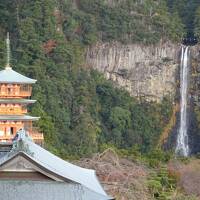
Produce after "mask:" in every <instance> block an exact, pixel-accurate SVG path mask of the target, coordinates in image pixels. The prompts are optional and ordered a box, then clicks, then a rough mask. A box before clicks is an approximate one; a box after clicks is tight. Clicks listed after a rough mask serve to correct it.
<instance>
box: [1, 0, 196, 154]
mask: <svg viewBox="0 0 200 200" xmlns="http://www.w3.org/2000/svg"><path fill="white" fill-rule="evenodd" d="M113 2H114V3H113ZM181 2H182V1H181ZM167 3H169V7H167ZM172 7H173V8H174V6H173V5H172V3H170V2H166V1H165V0H159V1H154V0H143V1H141V0H123V1H120V0H119V1H106V0H77V1H75V0H74V1H71V0H57V1H55V0H34V1H32V0H7V1H4V0H1V1H0V30H1V31H0V52H1V54H0V58H1V59H0V63H1V68H3V67H4V65H5V52H6V51H5V36H6V32H7V31H9V32H10V34H11V41H12V42H11V47H12V66H13V68H14V69H15V70H17V71H19V72H21V73H24V74H26V75H27V76H30V77H33V78H35V79H37V80H38V82H37V84H36V85H35V86H34V91H33V99H37V100H38V102H37V104H36V105H34V106H33V107H32V108H31V112H32V113H33V114H34V115H36V116H41V120H40V121H39V122H38V124H37V126H39V127H40V129H41V131H42V132H44V134H45V143H46V146H47V147H48V148H49V149H50V150H51V151H54V152H55V153H57V154H59V155H60V156H62V157H65V158H66V157H68V158H69V157H70V156H72V157H74V156H75V157H79V156H86V155H90V154H92V153H94V152H97V151H98V150H100V149H103V148H105V147H106V146H111V145H113V146H116V147H117V148H122V149H131V148H137V149H138V150H139V151H141V152H147V151H149V150H151V149H153V147H155V146H156V145H157V143H158V141H159V136H160V134H161V133H162V131H163V129H164V127H165V125H166V124H167V123H168V121H169V118H170V116H171V113H172V108H171V107H172V106H171V105H172V104H171V100H170V99H169V98H168V97H166V98H164V99H163V102H162V103H160V104H158V103H153V102H145V101H144V100H141V101H139V100H136V99H134V98H132V97H130V95H129V94H128V93H127V92H125V91H123V90H122V89H118V88H116V87H115V86H114V85H113V83H112V82H110V81H107V80H106V79H105V78H104V77H103V75H101V74H99V73H98V72H96V71H93V70H89V69H87V66H86V64H85V62H84V61H85V59H84V53H85V48H86V47H87V46H88V45H91V44H94V43H95V42H97V41H116V40H117V41H120V42H122V43H141V44H152V43H153V44H154V43H157V42H159V41H161V40H162V41H167V40H171V41H173V42H180V41H181V39H180V38H182V37H183V36H184V35H185V34H186V29H184V23H185V21H184V20H182V19H181V17H182V14H181V12H180V11H179V10H175V11H172ZM174 9H175V8H174ZM170 12H171V13H170ZM198 12H199V11H198ZM198 12H197V15H198ZM199 21H200V20H199V19H198V18H196V20H195V22H196V23H198V24H199ZM195 30H196V31H197V33H198V31H199V29H198V28H196V29H195Z"/></svg>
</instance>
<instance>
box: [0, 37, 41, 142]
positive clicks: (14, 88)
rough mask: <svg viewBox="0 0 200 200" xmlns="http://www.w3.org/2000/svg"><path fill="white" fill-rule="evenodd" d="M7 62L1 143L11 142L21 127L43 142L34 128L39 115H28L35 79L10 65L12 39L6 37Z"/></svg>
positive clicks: (0, 102)
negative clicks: (18, 71)
mask: <svg viewBox="0 0 200 200" xmlns="http://www.w3.org/2000/svg"><path fill="white" fill-rule="evenodd" d="M6 45H7V64H6V67H5V69H4V70H2V71H0V143H1V144H3V143H10V142H12V140H13V138H14V137H15V136H16V133H17V132H18V131H19V130H20V129H24V130H26V131H27V132H28V133H29V136H30V137H31V138H32V139H33V140H34V141H35V142H36V143H38V144H42V143H43V139H44V138H43V134H41V133H39V132H38V131H37V130H36V129H34V128H33V126H32V123H33V121H36V120H38V119H39V117H32V116H30V115H27V106H28V105H29V104H33V103H35V102H36V100H31V99H30V97H31V93H32V85H33V84H34V83H36V80H35V79H31V78H28V77H26V76H23V75H22V74H19V73H17V72H16V71H14V70H13V69H12V67H11V65H10V40H9V34H8V35H7V39H6Z"/></svg>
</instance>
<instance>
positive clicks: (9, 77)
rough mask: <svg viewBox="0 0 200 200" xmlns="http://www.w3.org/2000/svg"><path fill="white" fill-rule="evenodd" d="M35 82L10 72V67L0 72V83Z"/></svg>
mask: <svg viewBox="0 0 200 200" xmlns="http://www.w3.org/2000/svg"><path fill="white" fill-rule="evenodd" d="M36 81H37V80H35V79H31V78H28V77H26V76H24V75H22V74H20V73H18V72H16V71H14V70H12V68H10V67H9V68H8V67H7V68H5V69H4V70H1V71H0V83H16V84H33V83H35V82H36Z"/></svg>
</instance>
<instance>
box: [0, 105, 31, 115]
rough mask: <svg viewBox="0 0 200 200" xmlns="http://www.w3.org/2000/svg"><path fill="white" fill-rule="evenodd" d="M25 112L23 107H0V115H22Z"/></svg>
mask: <svg viewBox="0 0 200 200" xmlns="http://www.w3.org/2000/svg"><path fill="white" fill-rule="evenodd" d="M26 113H27V109H25V108H9V107H0V115H23V114H26Z"/></svg>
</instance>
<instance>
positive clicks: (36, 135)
mask: <svg viewBox="0 0 200 200" xmlns="http://www.w3.org/2000/svg"><path fill="white" fill-rule="evenodd" d="M28 133H29V136H30V137H31V138H32V139H33V141H34V142H36V143H40V144H43V141H44V135H43V133H40V132H37V131H28ZM13 138H14V135H3V136H0V140H1V141H7V142H10V141H12V139H13Z"/></svg>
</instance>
